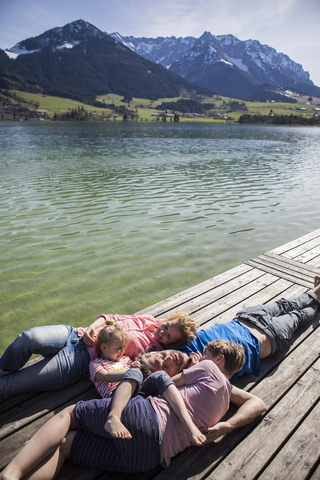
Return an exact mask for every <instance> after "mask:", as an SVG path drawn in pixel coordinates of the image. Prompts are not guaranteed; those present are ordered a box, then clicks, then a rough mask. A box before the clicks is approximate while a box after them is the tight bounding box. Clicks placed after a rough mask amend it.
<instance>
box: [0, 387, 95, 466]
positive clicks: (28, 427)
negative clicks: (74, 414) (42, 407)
mask: <svg viewBox="0 0 320 480" xmlns="http://www.w3.org/2000/svg"><path fill="white" fill-rule="evenodd" d="M59 393H60V392H56V397H59ZM91 398H92V390H90V391H88V392H86V393H82V394H81V395H80V396H79V397H75V398H73V399H72V401H69V402H66V403H65V404H60V405H59V406H57V408H55V409H54V410H51V411H50V412H48V413H47V414H45V415H41V416H40V417H38V418H37V419H36V420H35V421H33V422H31V423H27V424H25V425H24V426H23V428H18V430H17V431H14V432H13V433H12V432H11V435H8V436H7V437H5V438H4V439H3V440H2V442H1V449H0V468H4V467H5V465H7V463H9V462H10V461H11V460H12V458H13V457H14V456H15V455H16V454H17V453H18V452H19V451H20V449H21V447H22V446H23V445H24V444H25V443H27V442H28V441H29V440H30V438H31V437H32V435H34V434H35V433H36V431H38V430H39V428H40V427H41V426H42V425H43V424H44V423H46V422H47V421H48V420H49V419H50V418H51V417H53V416H54V415H55V414H56V413H58V412H60V411H61V410H62V409H63V408H65V407H67V406H68V405H72V404H73V403H76V402H78V401H79V400H90V399H91ZM13 430H14V429H13Z"/></svg>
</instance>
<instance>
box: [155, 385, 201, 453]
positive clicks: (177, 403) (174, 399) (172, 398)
mask: <svg viewBox="0 0 320 480" xmlns="http://www.w3.org/2000/svg"><path fill="white" fill-rule="evenodd" d="M162 396H163V398H164V399H165V400H166V401H167V402H168V403H169V405H170V407H171V408H172V410H173V411H174V413H175V414H176V416H177V417H178V419H179V420H180V423H181V428H182V430H183V431H184V433H186V434H187V437H188V439H189V442H190V444H191V445H197V446H200V445H202V444H203V443H204V442H205V440H206V436H205V435H203V434H202V433H201V432H200V430H199V429H198V427H197V426H196V425H195V424H194V423H193V421H192V418H191V417H190V414H189V412H188V410H187V407H186V405H185V403H184V401H183V398H182V396H181V394H180V392H179V390H178V389H177V387H176V386H175V385H173V384H171V385H169V386H168V387H167V388H166V389H165V390H164V392H163V393H162Z"/></svg>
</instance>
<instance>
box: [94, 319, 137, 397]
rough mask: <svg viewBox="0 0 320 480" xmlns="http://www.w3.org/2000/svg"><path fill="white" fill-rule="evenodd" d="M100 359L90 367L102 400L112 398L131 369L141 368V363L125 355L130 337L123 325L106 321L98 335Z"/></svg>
mask: <svg viewBox="0 0 320 480" xmlns="http://www.w3.org/2000/svg"><path fill="white" fill-rule="evenodd" d="M97 341H98V357H97V358H95V359H94V360H91V362H90V365H89V370H90V380H91V381H92V382H93V384H94V386H95V387H96V390H97V391H98V393H100V395H101V397H102V398H107V397H111V395H112V393H113V391H114V390H115V389H116V387H117V386H118V384H119V382H120V381H121V379H122V377H123V375H124V373H125V372H126V371H127V370H128V369H129V368H130V367H131V366H133V367H136V368H139V366H140V363H139V361H134V362H132V360H131V359H130V358H129V357H128V356H126V355H124V350H125V347H126V345H127V344H128V343H129V337H128V335H127V334H126V332H125V331H124V330H123V328H122V326H121V324H119V323H115V322H114V320H106V326H105V327H104V328H103V329H102V330H100V332H99V335H98V339H97Z"/></svg>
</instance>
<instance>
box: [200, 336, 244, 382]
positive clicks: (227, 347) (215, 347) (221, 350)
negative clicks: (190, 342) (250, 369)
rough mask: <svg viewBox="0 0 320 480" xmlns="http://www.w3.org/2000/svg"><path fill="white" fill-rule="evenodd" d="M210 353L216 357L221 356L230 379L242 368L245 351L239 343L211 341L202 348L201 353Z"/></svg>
mask: <svg viewBox="0 0 320 480" xmlns="http://www.w3.org/2000/svg"><path fill="white" fill-rule="evenodd" d="M207 351H208V352H209V353H211V355H212V356H214V357H216V356H217V355H219V354H222V355H223V356H224V359H225V364H224V366H225V369H226V371H227V372H228V373H229V374H230V377H232V375H234V374H235V373H236V372H239V371H240V370H241V368H242V367H243V364H244V360H245V351H244V348H243V346H242V345H240V344H239V343H234V342H228V341H227V340H213V341H212V342H209V343H208V344H207V346H206V347H205V348H204V350H203V353H204V354H205V353H206V352H207Z"/></svg>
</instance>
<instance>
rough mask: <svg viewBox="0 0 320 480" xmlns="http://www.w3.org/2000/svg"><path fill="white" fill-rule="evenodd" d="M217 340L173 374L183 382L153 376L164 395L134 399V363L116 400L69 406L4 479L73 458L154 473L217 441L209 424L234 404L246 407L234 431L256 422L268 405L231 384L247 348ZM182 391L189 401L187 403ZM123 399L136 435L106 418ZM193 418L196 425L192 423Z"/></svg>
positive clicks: (49, 473) (36, 473)
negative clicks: (195, 361) (192, 448)
mask: <svg viewBox="0 0 320 480" xmlns="http://www.w3.org/2000/svg"><path fill="white" fill-rule="evenodd" d="M213 343H216V345H212V349H211V348H210V349H209V347H208V350H207V351H206V352H205V354H204V358H203V359H202V361H200V362H199V363H198V364H196V365H193V366H192V367H190V368H189V369H187V370H184V371H183V372H182V373H180V374H179V375H178V376H177V377H175V378H174V379H173V380H174V382H175V384H176V386H174V383H173V380H172V379H170V377H169V376H168V375H167V374H166V372H160V378H157V377H156V378H155V379H153V378H152V377H153V375H152V376H151V377H149V378H148V381H149V382H150V381H151V382H153V384H155V382H158V381H159V382H160V384H159V383H158V387H157V392H156V393H157V394H158V393H162V396H160V397H159V396H157V397H150V396H149V397H147V398H145V396H143V395H137V396H135V397H134V398H131V399H130V400H129V401H128V399H129V397H130V396H131V394H132V393H133V391H134V390H135V388H136V387H137V386H138V385H139V384H140V382H141V380H142V376H141V372H140V371H139V370H138V369H134V368H133V369H130V370H129V371H128V373H127V374H126V375H128V374H129V373H132V372H134V371H135V372H136V373H137V378H131V379H130V378H129V379H126V380H125V381H123V382H121V383H120V385H119V387H118V389H117V390H116V393H115V397H114V399H113V401H112V400H111V399H98V400H97V399H96V400H90V401H87V402H83V401H81V402H78V403H77V404H76V405H73V406H69V407H67V408H65V409H64V410H62V411H61V412H60V413H58V414H56V415H55V416H54V417H53V418H51V419H50V420H49V421H48V422H47V423H46V424H45V425H43V426H42V427H41V428H40V430H39V431H38V432H37V433H36V434H35V435H34V436H33V437H32V438H31V440H30V441H29V442H28V443H27V444H26V445H25V446H24V447H23V449H22V450H21V451H20V452H19V453H18V455H17V456H16V457H15V458H14V459H13V460H12V461H11V462H10V463H9V465H7V467H6V468H5V469H4V470H3V471H2V473H1V474H0V479H1V480H9V479H10V480H13V479H15V480H18V479H21V478H26V479H29V480H36V479H38V480H39V479H41V480H49V479H52V478H54V477H55V476H56V475H57V474H58V472H59V471H60V470H61V468H62V466H63V464H64V463H65V462H66V461H68V462H69V463H71V464H77V465H81V466H87V467H92V468H99V469H103V470H107V471H118V472H128V473H137V472H143V471H147V470H150V469H151V468H154V467H155V466H157V465H159V464H160V465H162V466H164V467H167V466H168V465H169V464H170V461H171V459H172V458H173V457H174V456H175V455H176V454H177V453H179V452H181V451H183V450H184V449H185V448H187V447H188V446H189V445H192V444H193V445H194V444H195V445H201V444H204V443H208V442H210V441H212V437H211V436H210V429H211V427H212V426H213V425H214V424H215V423H216V422H219V420H220V419H221V418H222V416H223V415H224V414H225V413H226V412H227V410H228V409H229V402H230V401H231V402H233V403H235V405H236V406H238V407H239V409H238V411H237V412H236V414H235V415H234V417H233V425H232V429H233V430H234V429H236V428H239V427H241V426H244V425H246V424H247V423H250V422H251V421H253V420H254V419H255V418H257V417H258V416H259V415H261V414H262V413H264V412H265V410H266V407H265V404H264V402H263V401H262V400H260V399H259V398H258V397H256V396H254V395H252V394H251V393H248V392H245V391H243V390H240V389H239V388H236V387H234V386H231V384H230V382H229V380H228V379H229V378H230V377H231V376H232V375H233V374H234V372H235V371H236V370H237V369H239V368H241V365H242V363H243V360H244V351H243V348H239V346H238V345H236V346H235V345H234V344H232V343H231V342H213ZM158 375H159V374H158ZM176 387H179V389H178V390H176ZM173 390H174V391H173ZM168 392H171V399H170V398H168ZM118 393H119V396H117V394H118ZM178 394H180V395H181V396H182V399H183V403H184V405H183V406H182V407H181V405H180V404H179V396H178ZM169 397H170V395H169ZM119 398H120V400H119ZM123 399H124V400H123ZM167 400H168V402H169V401H170V403H171V405H172V408H171V407H170V405H169V403H168V402H167ZM118 401H119V402H120V410H121V409H122V407H123V405H122V403H127V401H128V403H127V405H126V406H125V408H124V410H123V415H122V420H123V426H124V427H125V429H127V431H128V432H130V434H129V435H128V433H126V432H125V433H124V435H122V433H121V431H122V427H121V426H120V431H119V429H118V427H117V426H116V427H115V428H114V427H112V424H111V422H108V421H107V420H108V417H109V413H110V412H111V404H112V405H116V402H118ZM180 402H181V398H180ZM180 407H181V408H180ZM185 407H186V409H187V411H186V409H185ZM175 412H176V413H175ZM189 416H191V418H192V420H193V422H194V425H192V424H190V418H189ZM121 425H122V424H121ZM109 429H111V433H110V432H109ZM198 429H199V430H201V431H202V432H203V433H201V431H199V430H198Z"/></svg>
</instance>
